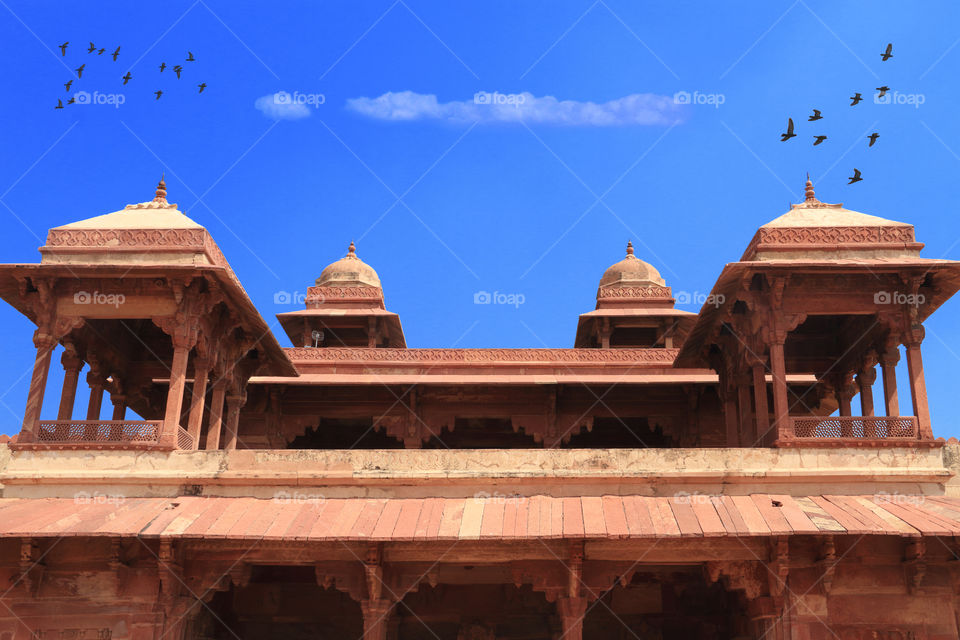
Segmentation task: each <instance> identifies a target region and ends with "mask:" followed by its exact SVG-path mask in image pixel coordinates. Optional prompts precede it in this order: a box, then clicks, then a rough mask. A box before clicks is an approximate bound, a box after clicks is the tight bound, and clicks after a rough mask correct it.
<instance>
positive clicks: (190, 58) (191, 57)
mask: <svg viewBox="0 0 960 640" xmlns="http://www.w3.org/2000/svg"><path fill="white" fill-rule="evenodd" d="M196 61H197V59H196V58H194V57H193V52H192V51H187V62H196Z"/></svg>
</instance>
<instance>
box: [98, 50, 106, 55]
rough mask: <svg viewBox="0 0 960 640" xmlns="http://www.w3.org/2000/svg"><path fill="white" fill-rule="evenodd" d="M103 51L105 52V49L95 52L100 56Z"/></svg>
mask: <svg viewBox="0 0 960 640" xmlns="http://www.w3.org/2000/svg"><path fill="white" fill-rule="evenodd" d="M104 51H106V49H100V50H99V51H97V55H98V56H102V55H103V52H104Z"/></svg>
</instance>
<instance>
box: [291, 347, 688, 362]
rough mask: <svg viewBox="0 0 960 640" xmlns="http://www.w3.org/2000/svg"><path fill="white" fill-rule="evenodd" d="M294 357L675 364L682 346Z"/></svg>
mask: <svg viewBox="0 0 960 640" xmlns="http://www.w3.org/2000/svg"><path fill="white" fill-rule="evenodd" d="M284 350H285V351H286V353H287V355H288V356H289V357H290V359H291V360H293V361H309V362H408V363H423V362H442V363H458V362H459V363H474V362H480V363H496V362H521V363H524V362H530V363H533V362H536V363H551V362H572V363H594V362H596V363H606V362H622V363H625V364H632V363H638V362H654V363H665V364H671V363H673V361H674V359H675V358H676V357H677V353H679V351H680V350H679V349H365V348H310V347H293V348H286V349H284Z"/></svg>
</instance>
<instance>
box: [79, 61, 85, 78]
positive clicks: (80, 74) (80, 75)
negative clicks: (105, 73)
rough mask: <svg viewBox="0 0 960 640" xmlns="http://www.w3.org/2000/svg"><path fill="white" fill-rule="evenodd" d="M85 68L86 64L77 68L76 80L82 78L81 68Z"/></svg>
mask: <svg viewBox="0 0 960 640" xmlns="http://www.w3.org/2000/svg"><path fill="white" fill-rule="evenodd" d="M86 66H87V64H86V63H83V64H82V65H80V66H79V67H77V77H78V78H82V77H83V68H84V67H86Z"/></svg>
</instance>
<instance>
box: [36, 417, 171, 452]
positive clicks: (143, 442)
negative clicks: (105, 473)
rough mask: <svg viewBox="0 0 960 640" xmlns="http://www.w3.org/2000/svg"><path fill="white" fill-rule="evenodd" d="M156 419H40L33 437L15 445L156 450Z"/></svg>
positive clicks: (157, 444) (158, 439)
mask: <svg viewBox="0 0 960 640" xmlns="http://www.w3.org/2000/svg"><path fill="white" fill-rule="evenodd" d="M162 426H163V422H162V421H160V420H136V421H134V420H41V421H40V424H39V428H38V429H37V433H36V437H35V438H34V439H33V441H32V442H30V443H26V442H24V443H18V446H21V447H22V446H26V445H28V444H29V445H31V446H33V447H37V446H39V447H45V446H52V447H58V446H63V447H83V448H91V449H96V448H101V447H102V448H139V447H143V448H156V447H158V446H159V445H160V434H161V431H162Z"/></svg>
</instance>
